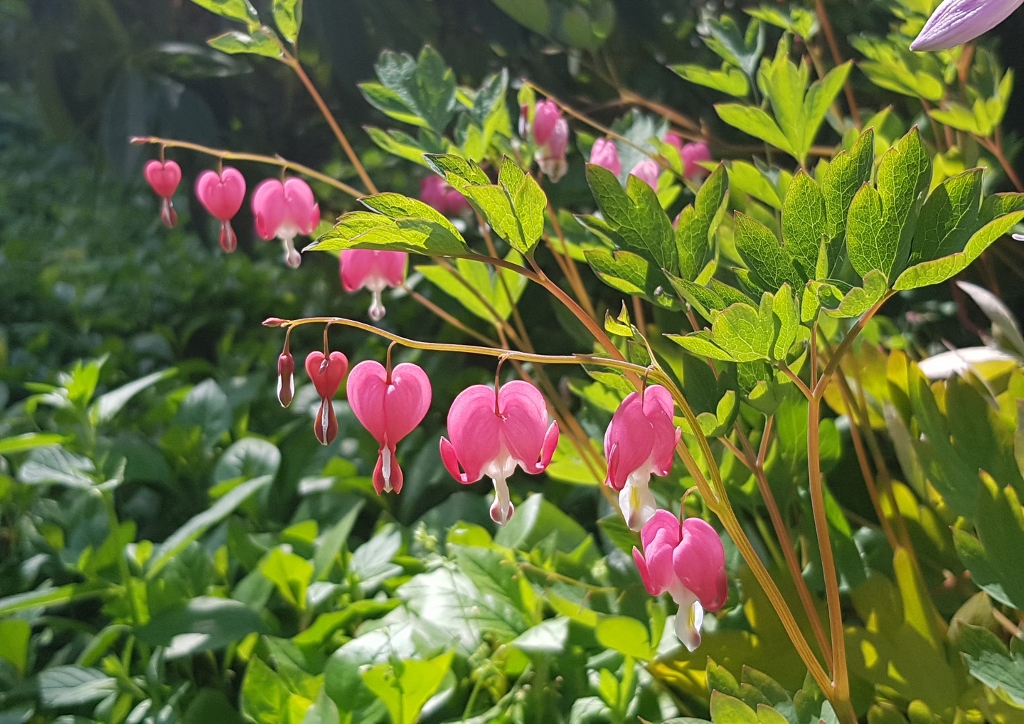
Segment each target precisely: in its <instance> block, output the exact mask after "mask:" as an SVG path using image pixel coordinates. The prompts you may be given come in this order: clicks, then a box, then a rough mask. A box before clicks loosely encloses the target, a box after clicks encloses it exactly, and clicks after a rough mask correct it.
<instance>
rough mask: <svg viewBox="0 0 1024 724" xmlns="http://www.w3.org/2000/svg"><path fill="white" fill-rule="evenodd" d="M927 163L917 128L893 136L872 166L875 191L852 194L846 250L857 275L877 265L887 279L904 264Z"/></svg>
mask: <svg viewBox="0 0 1024 724" xmlns="http://www.w3.org/2000/svg"><path fill="white" fill-rule="evenodd" d="M930 169H931V163H930V161H929V158H928V151H927V149H925V147H924V144H923V143H922V142H921V135H920V133H919V132H918V130H917V128H916V127H914V128H913V129H911V131H910V133H908V134H907V135H906V136H904V137H903V138H902V139H900V140H899V141H897V142H896V143H895V145H893V147H892V148H891V149H889V151H887V152H886V153H885V155H883V156H882V160H881V162H880V163H879V166H878V183H877V186H878V190H877V191H876V190H875V189H873V188H871V187H870V186H864V187H863V188H862V189H861V190H860V191H858V192H857V195H856V196H855V197H854V199H853V203H852V204H851V206H850V216H849V221H848V228H847V236H846V238H847V249H848V252H849V255H850V262H851V263H852V264H853V268H854V269H855V270H856V271H857V272H858V273H859V274H860V275H861V276H862V277H863V276H865V275H866V274H867V273H868V272H869V271H872V270H878V271H881V272H882V273H883V274H885V276H886V278H887V279H888V280H889V281H890V282H891V281H892V280H894V279H895V278H896V277H897V276H898V275H899V273H900V272H902V271H903V270H904V268H905V267H906V263H907V259H908V258H909V256H910V248H911V239H912V238H913V235H914V229H915V227H916V225H917V217H918V213H919V211H920V208H921V204H922V203H923V201H924V193H925V191H926V190H927V189H928V182H929V180H930V178H931V176H930Z"/></svg>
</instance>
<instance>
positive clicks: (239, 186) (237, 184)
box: [196, 166, 245, 254]
mask: <svg viewBox="0 0 1024 724" xmlns="http://www.w3.org/2000/svg"><path fill="white" fill-rule="evenodd" d="M196 197H197V198H198V199H199V202H200V203H201V204H202V205H203V207H204V208H205V209H206V210H207V211H208V212H210V215H211V216H214V217H215V218H217V219H220V248H221V249H223V250H224V251H225V252H227V253H229V254H230V253H231V252H233V251H234V250H235V249H236V248H237V247H238V238H237V237H236V236H235V230H234V229H232V228H231V219H232V218H234V216H235V214H237V213H238V210H239V209H240V208H242V201H244V200H245V177H244V176H242V174H241V173H240V172H239V171H238V169H236V168H232V167H231V166H225V167H224V168H222V169H221V170H220V171H219V172H217V171H210V170H207V171H203V172H202V173H201V174H199V178H197V179H196Z"/></svg>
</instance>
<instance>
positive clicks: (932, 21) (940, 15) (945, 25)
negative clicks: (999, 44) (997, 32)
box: [910, 0, 1024, 50]
mask: <svg viewBox="0 0 1024 724" xmlns="http://www.w3.org/2000/svg"><path fill="white" fill-rule="evenodd" d="M1022 2H1024V0H945V1H944V2H943V3H942V4H941V5H939V7H938V8H937V9H936V10H935V12H934V13H932V16H931V17H930V18H928V22H927V23H925V25H924V29H923V30H921V34H920V35H918V36H917V38H916V39H915V40H914V42H913V43H911V44H910V49H911V50H946V49H947V48H952V47H955V46H957V45H961V44H963V43H966V42H968V41H970V40H974V39H975V38H977V37H978V36H979V35H981V34H983V33H986V32H988V31H989V30H991V29H992V28H994V27H995V26H997V25H999V23H1001V22H1003V21H1004V20H1006V18H1007V17H1009V15H1010V13H1012V12H1013V11H1014V10H1016V9H1017V8H1019V7H1020V6H1021V3H1022Z"/></svg>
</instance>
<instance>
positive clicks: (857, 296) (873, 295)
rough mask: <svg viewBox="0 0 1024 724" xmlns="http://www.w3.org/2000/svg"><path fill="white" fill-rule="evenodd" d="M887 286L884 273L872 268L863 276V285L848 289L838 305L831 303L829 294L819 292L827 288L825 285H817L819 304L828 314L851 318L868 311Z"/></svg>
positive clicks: (883, 293) (882, 294)
mask: <svg viewBox="0 0 1024 724" xmlns="http://www.w3.org/2000/svg"><path fill="white" fill-rule="evenodd" d="M888 288H889V285H888V284H887V283H886V280H885V275H884V274H882V272H880V271H876V270H872V271H870V272H868V274H867V276H865V277H864V286H863V287H854V288H853V289H851V290H850V291H848V292H847V293H846V295H845V296H844V297H843V298H842V301H841V302H840V303H839V304H838V306H836V305H833V304H832V300H831V298H830V297H829V296H826V295H825V294H822V293H821V292H823V291H825V290H826V289H827V285H822V286H821V287H819V300H820V301H821V306H823V307H825V308H826V311H827V313H828V315H829V316H831V317H836V318H839V319H852V318H853V317H859V316H860V315H862V314H864V312H866V311H868V310H869V309H870V308H871V307H872V305H874V304H875V303H876V302H878V300H880V299H881V298H882V297H883V296H884V295H885V292H886V290H887V289H888ZM833 289H834V287H833Z"/></svg>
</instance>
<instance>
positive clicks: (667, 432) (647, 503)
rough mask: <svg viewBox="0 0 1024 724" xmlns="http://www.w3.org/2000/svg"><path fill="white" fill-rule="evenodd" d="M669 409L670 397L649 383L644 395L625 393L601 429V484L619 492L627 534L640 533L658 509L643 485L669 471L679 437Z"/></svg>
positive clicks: (652, 497)
mask: <svg viewBox="0 0 1024 724" xmlns="http://www.w3.org/2000/svg"><path fill="white" fill-rule="evenodd" d="M673 409H674V405H673V402H672V395H671V393H669V391H668V390H666V389H665V388H664V387H662V386H661V385H651V386H650V387H647V388H646V389H644V391H643V394H641V393H639V392H632V393H630V394H629V395H628V396H627V397H626V399H624V400H623V401H622V404H621V405H619V409H617V410H616V411H615V414H614V415H612V421H611V423H610V424H609V425H608V430H607V431H605V434H604V456H605V458H606V459H607V460H608V477H607V478H605V484H606V485H610V486H611V487H612V488H614V489H615V490H617V491H619V507H620V508H621V509H622V516H623V518H625V519H626V525H628V526H629V527H630V528H631V529H632V530H640V528H641V527H642V526H643V525H644V524H645V523H646V522H647V521H648V520H649V519H650V518H651V516H652V515H654V511H655V510H656V509H657V506H656V505H655V502H654V494H653V493H652V492H651V490H650V488H649V487H648V485H649V484H650V481H651V474H652V473H653V474H657V475H659V476H665V475H668V474H669V471H671V470H672V458H673V456H674V454H675V448H676V444H677V443H678V442H679V436H680V434H681V431H680V430H679V428H678V427H675V426H674V425H673V424H672V411H673Z"/></svg>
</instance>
